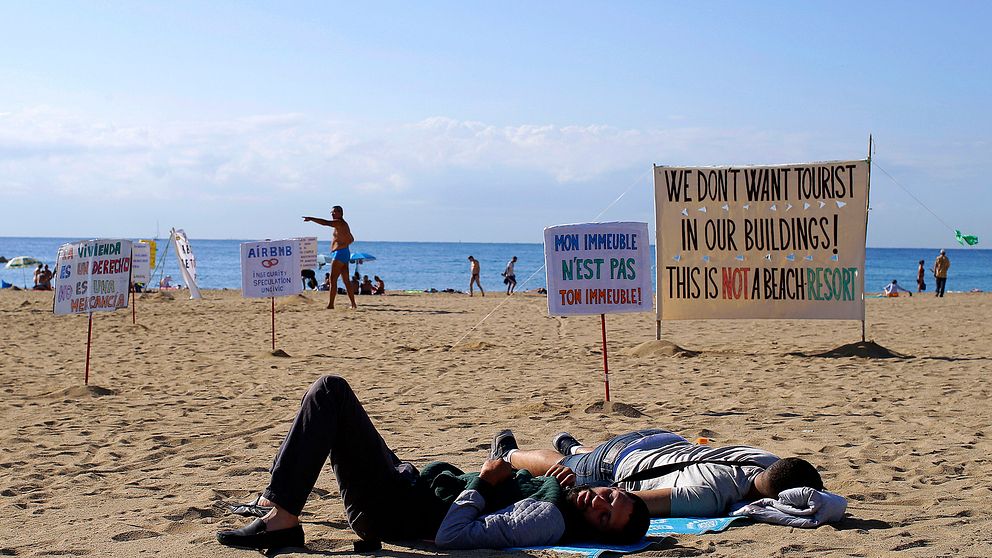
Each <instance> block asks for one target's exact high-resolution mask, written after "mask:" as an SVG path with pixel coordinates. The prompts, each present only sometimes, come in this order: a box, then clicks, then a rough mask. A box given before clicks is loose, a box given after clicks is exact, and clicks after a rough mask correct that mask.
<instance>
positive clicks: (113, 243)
mask: <svg viewBox="0 0 992 558" xmlns="http://www.w3.org/2000/svg"><path fill="white" fill-rule="evenodd" d="M130 288H131V241H130V240H120V239H100V240H84V241H81V242H72V243H69V244H63V245H62V246H61V247H59V254H58V258H57V260H56V263H55V306H54V311H55V313H56V314H85V313H88V312H113V311H114V310H117V309H118V308H127V304H128V295H129V293H130Z"/></svg>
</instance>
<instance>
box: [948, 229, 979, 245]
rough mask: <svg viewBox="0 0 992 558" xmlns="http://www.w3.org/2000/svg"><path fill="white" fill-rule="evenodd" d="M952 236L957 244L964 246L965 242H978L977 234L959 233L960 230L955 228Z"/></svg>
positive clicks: (970, 243)
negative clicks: (956, 240)
mask: <svg viewBox="0 0 992 558" xmlns="http://www.w3.org/2000/svg"><path fill="white" fill-rule="evenodd" d="M954 238H956V239H958V244H960V245H961V246H964V245H965V244H967V245H968V246H974V245H976V244H978V237H977V236H975V235H973V234H961V231H959V230H956V229H955V231H954Z"/></svg>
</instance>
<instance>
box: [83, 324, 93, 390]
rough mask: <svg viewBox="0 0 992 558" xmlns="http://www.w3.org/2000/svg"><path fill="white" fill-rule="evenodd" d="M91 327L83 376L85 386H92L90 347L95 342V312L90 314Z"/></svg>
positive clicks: (87, 338)
mask: <svg viewBox="0 0 992 558" xmlns="http://www.w3.org/2000/svg"><path fill="white" fill-rule="evenodd" d="M89 322H90V325H89V327H87V328H86V375H85V376H83V385H86V386H88V385H90V345H91V344H92V342H93V312H90V320H89Z"/></svg>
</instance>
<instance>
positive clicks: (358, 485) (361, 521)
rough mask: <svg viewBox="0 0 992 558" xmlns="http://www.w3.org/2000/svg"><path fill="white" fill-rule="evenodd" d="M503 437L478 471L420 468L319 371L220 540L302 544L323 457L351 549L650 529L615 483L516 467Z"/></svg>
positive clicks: (499, 544)
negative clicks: (351, 535)
mask: <svg viewBox="0 0 992 558" xmlns="http://www.w3.org/2000/svg"><path fill="white" fill-rule="evenodd" d="M498 442H499V440H498V439H496V440H494V441H493V444H492V446H491V447H490V454H489V455H490V458H489V459H488V460H486V462H485V463H484V464H483V465H482V468H481V471H480V472H479V473H475V474H473V473H469V474H466V473H463V472H462V471H461V470H459V469H458V468H457V467H455V466H454V465H450V464H448V463H443V462H434V463H430V464H428V465H426V466H425V467H424V468H423V470H421V471H418V470H417V468H416V467H414V466H413V464H411V463H408V462H405V461H401V460H400V459H399V458H398V457H397V456H396V454H395V453H393V451H392V450H391V449H389V446H387V445H386V442H385V441H384V440H383V438H382V436H381V435H380V434H379V432H378V431H377V430H376V428H375V426H374V425H373V424H372V420H371V419H370V418H369V416H368V414H367V413H366V412H365V409H364V408H363V407H362V404H361V402H360V401H359V400H358V397H357V396H356V395H355V392H354V391H352V389H351V386H349V385H348V382H347V381H345V379H344V378H341V377H339V376H323V377H321V378H320V379H318V380H317V381H316V382H314V383H313V385H311V386H310V388H309V389H308V390H307V393H306V395H305V396H304V397H303V401H302V402H301V404H300V410H299V411H298V412H297V415H296V419H295V420H294V421H293V424H292V426H291V427H290V429H289V433H288V434H287V435H286V438H285V439H284V440H283V442H282V445H281V446H280V448H279V451H278V453H277V454H276V458H275V461H274V462H273V464H272V467H271V469H270V474H271V477H270V480H269V485H268V487H267V488H266V489H265V491H264V492H262V495H261V496H260V497H259V498H258V499H256V500H255V501H254V502H253V503H251V504H245V505H241V506H236V507H234V508H233V509H232V511H235V512H236V513H239V514H241V515H247V516H254V517H257V518H258V519H255V520H254V521H252V522H251V523H250V524H248V525H247V526H246V527H242V528H241V529H232V530H226V531H220V532H218V533H217V540H218V542H220V543H221V544H223V545H226V546H235V547H240V548H248V549H268V550H273V549H278V548H285V547H302V546H303V545H304V544H305V541H304V534H303V526H302V525H300V520H299V516H300V514H301V513H302V511H303V507H304V505H305V504H306V502H307V498H308V497H309V495H310V492H311V491H312V490H313V487H314V485H315V484H316V483H317V478H318V476H319V475H320V473H321V470H322V469H323V468H324V463H325V462H326V461H328V460H330V462H331V467H332V468H333V470H334V476H335V477H336V480H337V483H338V488H339V492H340V494H341V499H342V500H343V501H344V509H345V513H346V514H347V516H348V523H349V525H350V526H351V529H352V530H353V531H354V532H355V533H356V534H357V535H358V536H359V537H361V539H362V541H361V542H357V543H355V552H373V551H377V550H380V549H381V548H382V542H381V541H384V540H385V541H392V540H417V539H433V540H434V542H435V544H437V546H439V547H441V548H507V547H518V546H537V545H553V544H555V543H557V542H559V541H561V540H562V539H566V540H571V541H576V542H578V541H581V540H586V541H603V542H612V543H616V544H629V543H633V542H637V541H639V540H640V539H641V538H642V537H643V536H644V533H645V532H646V531H647V529H648V524H649V518H648V510H647V507H646V506H645V504H644V502H643V501H641V500H640V499H639V498H637V497H635V496H632V495H631V494H630V493H628V492H626V491H624V490H620V489H616V488H589V487H582V488H572V489H567V487H565V486H562V482H563V479H565V478H566V477H561V478H559V477H556V476H543V477H535V476H533V475H531V474H529V473H527V472H516V473H514V472H513V470H512V468H511V467H510V464H509V463H507V462H506V460H504V459H502V457H503V455H505V453H506V450H507V449H508V448H506V447H505V446H504V445H500V444H499V443H498Z"/></svg>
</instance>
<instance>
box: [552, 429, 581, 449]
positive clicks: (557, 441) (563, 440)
mask: <svg viewBox="0 0 992 558" xmlns="http://www.w3.org/2000/svg"><path fill="white" fill-rule="evenodd" d="M581 445H582V444H580V443H579V441H578V440H576V439H575V436H572V435H571V434H569V433H568V432H559V433H557V434H555V437H554V438H552V439H551V446H552V447H554V448H555V450H556V451H558V453H560V454H562V455H571V453H570V452H571V451H572V448H574V447H575V446H581Z"/></svg>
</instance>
